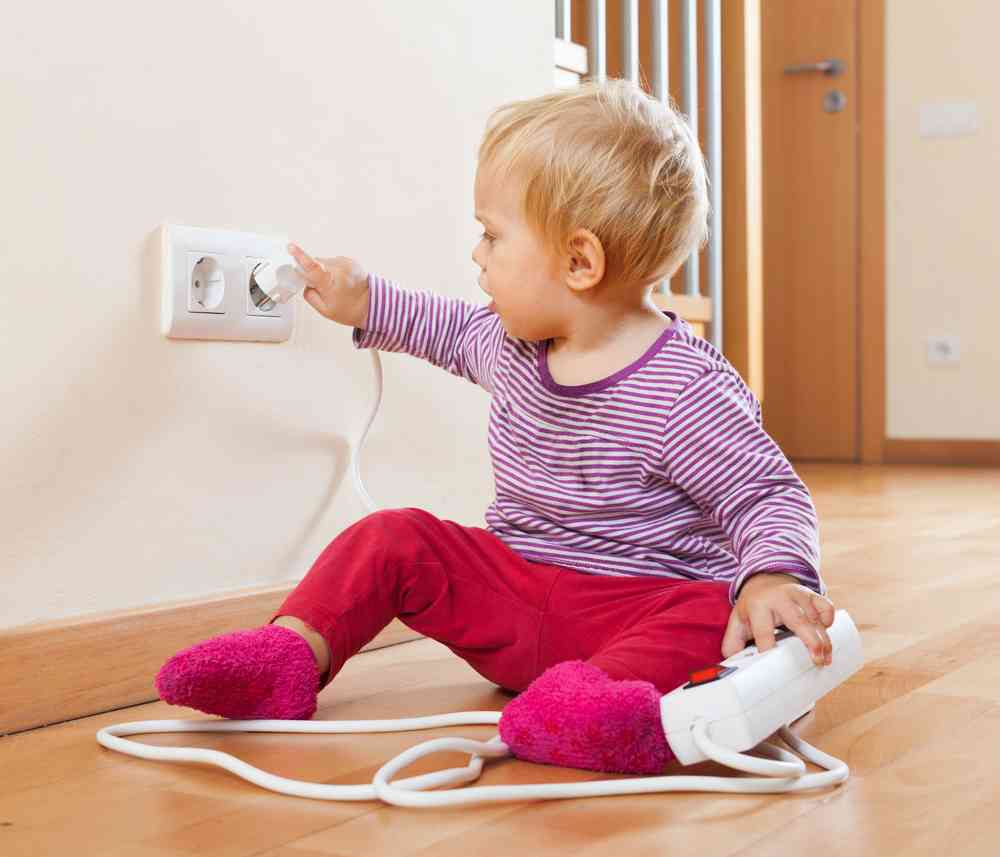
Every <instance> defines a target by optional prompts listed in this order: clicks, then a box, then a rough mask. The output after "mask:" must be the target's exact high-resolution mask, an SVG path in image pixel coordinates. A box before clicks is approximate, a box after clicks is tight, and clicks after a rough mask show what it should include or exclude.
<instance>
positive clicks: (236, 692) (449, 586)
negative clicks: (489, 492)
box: [157, 508, 558, 719]
mask: <svg viewBox="0 0 1000 857" xmlns="http://www.w3.org/2000/svg"><path fill="white" fill-rule="evenodd" d="M512 569H513V570H512ZM526 570H527V572H526ZM557 573H558V572H557V570H556V569H555V568H554V567H551V566H533V565H532V564H531V563H528V562H526V561H525V560H524V559H522V558H521V557H520V556H519V555H517V554H515V553H514V552H513V551H512V550H511V549H510V548H508V547H507V546H506V545H505V544H503V542H501V541H500V540H499V539H498V538H496V537H495V536H493V535H492V534H490V533H489V532H488V531H486V530H485V529H481V528H478V527H464V526H462V525H460V524H457V523H455V522H454V521H446V520H441V519H439V518H437V517H436V516H434V515H432V514H431V513H429V512H425V511H423V510H421V509H415V508H407V509H388V510H382V511H380V512H376V513H374V514H371V515H369V516H367V517H365V518H363V519H362V520H360V521H358V522H357V523H355V524H354V525H352V526H351V527H348V528H347V529H346V530H344V532H342V533H341V534H340V535H339V536H338V537H337V538H336V539H334V540H333V541H332V542H331V543H330V544H329V545H328V546H327V548H326V549H325V550H324V551H323V552H322V553H321V554H320V556H319V557H318V558H317V559H316V561H315V562H314V563H313V566H312V568H310V570H309V572H308V574H307V575H306V576H305V577H304V578H303V580H302V581H301V582H300V583H299V585H298V586H297V587H296V588H295V589H294V590H293V591H292V592H291V593H290V594H289V596H288V598H286V599H285V601H284V603H283V604H282V605H281V606H280V607H279V608H278V609H277V610H276V611H275V612H274V613H273V614H272V615H271V617H270V618H269V619H268V625H266V626H264V628H257V629H253V630H251V631H241V632H236V633H235V634H227V635H223V636H222V637H218V638H214V639H212V640H209V641H206V642H205V643H202V644H199V646H196V647H194V648H193V649H191V650H186V651H185V652H181V653H179V654H178V655H176V656H175V657H174V659H172V660H171V661H168V663H167V664H166V665H165V666H164V668H163V670H161V674H160V676H158V680H157V687H158V688H159V689H160V691H161V696H162V697H163V699H164V700H166V701H168V702H174V703H176V704H182V705H189V706H191V707H194V708H199V709H200V710H202V711H209V712H210V713H217V714H222V715H223V716H226V717H240V718H249V717H273V718H282V719H286V718H292V719H308V718H309V717H311V716H312V714H313V713H314V712H315V709H316V700H315V696H316V694H317V693H318V691H319V690H321V689H322V687H324V686H325V685H326V684H328V683H329V682H330V681H331V680H332V678H333V677H334V676H336V674H337V673H338V672H339V670H340V668H341V667H342V666H343V664H344V662H345V661H346V660H347V659H348V658H349V657H351V656H352V655H353V654H355V653H356V652H358V651H360V650H361V648H363V647H364V646H365V644H367V643H368V642H369V641H371V640H372V639H373V638H374V637H375V636H376V635H377V634H378V633H379V631H381V630H382V629H383V628H384V627H385V626H386V625H387V624H389V622H390V621H392V619H393V618H395V617H397V616H398V617H399V618H400V619H401V620H402V621H403V622H404V623H405V624H406V625H408V626H409V627H411V628H413V629H414V630H416V631H418V632H420V633H422V634H424V635H426V636H428V637H431V638H433V639H435V640H438V641H440V642H442V643H444V644H445V645H447V646H448V647H449V648H450V649H451V650H452V651H453V652H455V653H456V654H457V655H459V657H461V658H463V659H464V660H466V661H467V662H468V663H469V664H470V665H471V666H472V667H473V668H474V669H476V670H477V671H479V672H480V673H481V674H482V675H484V676H486V677H487V678H489V679H490V680H491V681H494V682H496V683H497V684H500V685H502V686H505V687H510V688H513V689H516V690H521V689H523V688H524V687H526V686H527V684H528V683H529V682H530V681H531V679H532V678H534V676H535V674H536V673H535V670H536V668H537V655H538V631H539V625H540V621H541V615H542V606H543V604H544V600H545V597H546V596H547V594H548V590H549V588H550V587H551V584H552V582H553V581H554V580H555V576H556V574H557ZM279 617H291V618H292V620H293V622H292V625H293V627H292V629H291V630H289V628H287V627H285V628H281V627H280V625H281V624H284V623H285V622H286V621H287V619H283V620H282V622H275V620H277V619H279ZM294 620H297V621H298V622H300V623H302V624H303V625H304V626H305V627H306V628H307V629H308V630H309V633H308V634H302V633H300V632H301V629H300V628H297V627H295V621H294ZM310 635H312V640H311V642H310ZM316 637H318V638H319V640H321V641H322V642H323V643H324V644H325V650H326V652H328V657H329V664H328V669H327V673H326V675H325V676H321V673H322V668H323V663H322V659H321V657H320V655H321V654H322V653H323V651H324V649H323V647H321V646H320V645H319V640H317V639H316ZM307 643H310V644H309V645H307ZM279 644H280V645H281V646H282V647H283V648H282V651H281V654H280V655H273V654H272V652H273V650H274V648H275V647H276V646H278V645H279ZM314 644H315V647H314ZM279 678H280V679H281V681H279ZM282 682H284V684H282ZM286 685H291V686H292V688H293V689H294V690H295V691H296V694H295V698H294V700H293V701H292V702H289V688H288V687H287V686H286Z"/></svg>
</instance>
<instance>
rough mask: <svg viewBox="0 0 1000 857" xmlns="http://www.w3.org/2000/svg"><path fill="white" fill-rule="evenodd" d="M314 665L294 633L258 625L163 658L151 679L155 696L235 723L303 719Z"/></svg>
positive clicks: (311, 710) (310, 710)
mask: <svg viewBox="0 0 1000 857" xmlns="http://www.w3.org/2000/svg"><path fill="white" fill-rule="evenodd" d="M319 682H320V675H319V666H318V665H317V664H316V658H315V657H314V656H313V653H312V648H310V646H309V644H308V643H307V642H306V641H305V640H304V639H303V638H302V637H301V636H300V635H299V634H297V633H295V631H293V630H291V629H290V628H284V627H282V626H281V625H264V626H263V627H262V628H253V629H251V630H249V631H235V632H233V633H231V634H223V635H221V636H219V637H212V638H211V639H209V640H205V641H204V642H202V643H198V644H197V645H195V646H192V647H191V648H189V649H184V650H183V651H181V652H178V653H177V654H176V655H174V656H173V657H172V658H170V660H168V661H167V662H166V663H165V664H164V665H163V666H162V667H161V668H160V671H159V673H158V674H157V676H156V689H157V690H158V691H159V693H160V698H161V699H162V700H163V701H164V702H169V703H170V704H171V705H186V706H187V707H189V708H197V709H198V710H199V711H204V712H206V713H208V714H218V715H221V716H222V717H229V718H232V719H235V720H309V719H310V718H311V717H312V716H313V714H315V713H316V694H317V692H318V691H319Z"/></svg>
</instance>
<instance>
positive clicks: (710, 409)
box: [352, 274, 827, 604]
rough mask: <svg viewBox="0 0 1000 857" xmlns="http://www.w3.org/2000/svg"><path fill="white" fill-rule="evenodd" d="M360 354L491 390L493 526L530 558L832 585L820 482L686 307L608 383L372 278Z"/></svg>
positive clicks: (733, 589) (652, 573)
mask: <svg viewBox="0 0 1000 857" xmlns="http://www.w3.org/2000/svg"><path fill="white" fill-rule="evenodd" d="M368 286H369V296H370V298H369V310H368V318H367V321H366V324H365V329H364V330H362V329H361V328H354V329H353V331H354V332H353V335H352V341H353V343H354V345H355V347H357V348H359V349H360V348H375V349H378V350H379V351H395V352H405V353H407V354H411V355H413V356H415V357H419V358H421V359H424V360H427V361H428V362H430V363H432V364H433V365H435V366H438V367H440V368H442V369H445V370H446V371H448V372H450V373H451V374H453V375H457V376H459V377H460V378H465V379H466V380H467V381H470V382H472V383H474V384H477V385H479V386H480V387H482V388H483V389H485V390H486V391H487V392H489V393H490V394H491V396H492V404H491V406H490V417H489V448H490V456H491V459H492V463H493V474H494V482H495V490H496V498H495V500H494V501H493V502H492V503H491V504H490V506H489V508H488V509H487V510H486V515H485V518H486V524H487V527H486V529H487V530H488V531H489V532H491V533H493V534H494V535H495V536H497V537H498V538H499V539H501V540H502V541H503V542H504V543H505V544H507V545H508V546H510V547H511V548H512V549H513V550H514V551H516V552H517V553H519V554H520V555H521V556H523V557H524V558H525V559H527V560H529V561H533V562H540V563H547V564H552V565H559V566H564V567H567V568H571V569H575V570H577V571H581V572H584V573H588V574H604V575H612V576H622V575H635V576H647V577H663V578H675V579H676V578H683V579H688V580H711V581H728V582H729V584H730V586H729V601H730V604H735V602H736V597H737V594H738V592H739V588H740V586H741V585H742V584H743V583H744V581H745V580H746V579H747V577H748V575H750V574H754V573H757V572H761V571H769V572H784V573H785V574H790V575H792V576H793V577H795V578H796V579H797V580H798V581H799V582H800V583H801V584H803V585H804V586H807V587H809V588H810V589H812V590H814V591H816V592H818V593H820V594H821V595H825V594H826V591H827V590H826V585H825V583H824V582H823V580H822V578H821V577H820V574H819V562H820V556H819V554H820V551H819V524H818V520H817V516H816V510H815V507H814V505H813V502H812V498H811V496H810V494H809V491H808V489H807V488H806V486H805V485H804V484H803V482H802V480H801V479H800V478H799V477H798V475H797V474H796V473H795V471H794V470H793V469H792V465H791V464H790V463H789V461H788V459H787V458H786V457H785V455H784V454H783V453H782V452H781V450H780V449H779V448H778V446H777V444H776V443H775V442H774V440H773V439H772V438H771V437H770V435H768V434H767V432H765V431H764V429H763V426H762V422H761V408H760V403H759V401H758V400H757V398H756V396H754V394H753V393H752V392H751V391H750V389H749V388H748V387H747V386H746V384H745V383H744V382H743V379H742V378H741V377H740V375H739V373H738V372H737V371H736V370H735V369H734V368H733V366H732V365H731V364H730V363H729V361H727V360H726V358H725V357H723V355H722V354H721V353H720V352H719V351H718V350H717V349H716V348H715V347H714V346H712V345H711V344H710V343H709V342H707V341H706V340H704V339H702V338H700V337H698V336H696V335H695V333H694V332H693V330H692V328H691V326H690V325H689V324H688V323H687V322H686V321H684V320H683V319H682V318H680V317H679V316H677V315H676V314H675V313H673V312H666V313H665V314H666V315H667V316H669V317H670V319H671V320H672V321H673V324H672V325H671V327H670V328H669V329H667V330H665V331H664V332H663V334H661V335H660V337H659V338H658V339H657V340H656V342H654V343H653V345H652V346H650V347H649V349H648V350H647V351H646V353H645V354H643V355H642V356H641V357H640V358H639V359H637V360H636V361H634V362H633V363H631V364H630V365H628V366H626V367H624V368H623V369H621V370H619V371H617V372H615V373H614V374H613V375H609V376H608V377H606V378H603V379H601V380H599V381H594V382H592V383H589V384H579V385H574V386H566V385H562V384H559V383H557V382H556V381H555V380H554V379H553V378H552V376H551V375H550V374H549V369H548V361H547V350H548V345H549V342H550V340H543V341H539V342H534V341H528V340H523V339H518V338H515V337H512V336H510V335H509V334H508V333H507V332H506V330H505V329H504V327H503V325H502V323H501V321H500V317H499V316H498V315H497V314H496V313H494V312H492V311H491V310H490V309H488V308H487V307H486V306H482V305H475V304H472V303H469V302H466V301H463V300H460V299H457V298H449V297H445V296H442V295H438V294H435V293H433V292H429V291H421V292H414V291H407V290H404V289H402V288H400V286H399V285H398V284H397V283H395V282H394V281H391V280H387V279H384V278H382V277H378V276H376V275H374V274H371V275H369V278H368Z"/></svg>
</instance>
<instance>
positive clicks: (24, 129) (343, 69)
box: [0, 0, 553, 628]
mask: <svg viewBox="0 0 1000 857" xmlns="http://www.w3.org/2000/svg"><path fill="white" fill-rule="evenodd" d="M54 14H55V15H56V19H55V20H54V19H53V15H54ZM4 27H5V31H6V32H5V37H6V38H5V39H4V45H5V46H4V50H3V51H0V104H3V105H4V117H3V123H4V133H3V134H2V135H0V162H2V163H3V166H4V171H3V176H4V178H3V189H2V204H0V217H2V221H0V227H2V228H0V281H2V283H3V290H2V291H3V295H4V302H3V308H2V310H0V349H2V350H0V354H2V358H3V371H2V372H0V395H2V403H3V405H2V414H3V419H0V467H2V475H3V479H2V481H0V575H2V585H3V588H2V593H3V596H4V597H3V598H0V628H5V627H13V626H16V625H22V624H26V623H29V622H33V621H38V620H53V619H59V618H63V617H68V616H74V615H78V614H85V613H90V612H94V611H105V610H111V609H117V608H130V607H138V606H142V605H151V604H159V603H162V602H164V601H167V600H174V599H187V598H198V597H200V596H203V595H207V594H209V593H224V592H229V591H234V590H239V589H243V588H246V587H252V586H264V585H277V584H283V583H294V582H296V581H297V580H299V579H301V577H302V576H303V575H304V574H305V573H306V571H307V570H308V568H309V566H310V565H311V564H312V561H313V560H314V559H315V557H316V556H317V555H318V554H319V553H320V552H321V551H322V549H323V548H324V547H325V546H326V545H327V544H328V543H329V542H330V541H331V540H332V539H333V538H334V537H335V536H336V535H337V534H338V533H339V532H341V531H342V530H343V529H344V528H346V527H347V526H349V525H350V524H351V523H353V522H354V521H356V520H358V519H359V518H361V517H363V516H364V515H366V514H368V512H367V510H366V509H365V507H364V506H363V505H362V504H361V502H360V500H359V499H358V498H357V496H356V494H355V492H354V487H353V484H352V480H351V475H350V471H349V469H348V466H349V457H348V456H349V449H348V447H347V442H348V441H349V440H350V439H352V438H354V437H356V436H357V433H358V432H359V431H360V428H361V427H362V426H363V424H364V420H365V419H366V417H367V415H368V413H369V409H370V406H371V404H372V401H373V394H374V386H373V383H374V376H373V371H372V362H371V357H370V354H369V353H368V352H364V351H357V350H355V349H354V347H353V345H352V344H351V341H350V338H351V329H350V328H348V327H344V326H341V325H337V324H334V323H333V322H329V321H327V320H325V319H323V318H321V317H320V316H319V315H317V314H316V313H315V312H314V311H313V310H312V309H311V308H310V307H309V306H308V305H306V304H305V303H301V299H298V298H297V299H296V300H297V301H299V302H300V303H299V307H298V318H297V322H296V329H295V331H294V333H293V335H292V338H291V340H290V341H288V342H285V343H250V342H199V341H194V340H191V341H180V340H171V339H166V338H165V337H163V336H162V335H161V334H160V332H159V323H160V320H159V311H160V281H159V271H158V270H156V269H155V267H154V266H153V265H152V264H151V262H150V256H151V250H152V247H151V242H152V236H153V234H154V232H155V230H156V229H157V227H158V226H159V224H160V223H162V222H164V221H167V222H173V223H180V224H187V225H193V226H206V227H218V228H222V229H236V230H241V231H249V232H262V233H268V234H287V235H289V236H290V237H291V238H292V239H293V240H295V241H296V242H298V243H300V244H301V245H302V246H303V247H304V248H305V249H306V250H307V251H309V252H311V253H313V254H314V255H319V256H335V255H347V256H355V257H356V258H358V259H359V260H361V262H362V263H363V264H365V265H366V266H368V268H369V269H370V270H374V271H377V272H379V273H380V274H382V275H384V276H388V277H393V278H396V279H398V280H399V281H400V282H401V283H402V284H403V285H404V287H406V288H410V289H414V290H416V289H424V288H428V289H433V290H434V291H437V292H440V293H442V294H447V295H451V296H461V297H465V298H466V299H469V300H472V301H474V302H481V300H482V299H483V295H482V293H481V292H480V291H479V289H478V286H477V285H476V271H477V269H476V267H475V265H474V263H473V262H472V261H471V258H470V257H471V253H472V248H473V245H474V243H475V241H476V240H477V235H478V230H477V226H476V224H475V222H474V220H473V197H472V185H473V176H474V171H475V151H476V146H477V143H478V140H479V137H480V135H481V133H482V129H483V123H484V121H485V119H486V117H487V115H488V114H489V112H490V110H491V109H492V108H493V107H495V106H497V105H498V104H499V103H501V102H502V101H506V100H509V99H513V98H520V97H526V96H531V95H536V94H538V93H540V92H543V91H546V90H547V89H549V88H550V87H551V85H552V37H553V14H552V4H551V2H538V0H505V2H504V3H479V2H469V0H434V2H432V3H426V4H425V3H412V2H407V0H380V2H377V3H366V2H362V3H327V4H316V3H309V2H290V3H282V4H274V3H265V2H261V0H243V2H240V3H235V2H228V3H204V2H194V0H178V2H174V3H171V4H168V5H162V4H161V5H159V6H156V5H151V4H146V3H126V2H110V0H99V2H91V3H85V4H60V5H59V7H58V12H57V14H56V13H54V12H53V7H51V5H48V4H41V5H38V6H33V5H31V4H28V5H26V6H21V7H20V8H19V9H18V12H17V14H16V15H8V16H6V19H5V23H4ZM382 360H383V366H384V369H385V392H384V398H383V402H382V408H381V412H380V413H379V415H378V417H377V420H376V422H375V424H374V426H373V427H372V430H371V432H370V434H369V437H368V441H367V443H366V445H365V450H364V457H363V459H362V462H363V464H364V469H363V476H364V479H365V484H366V487H367V488H368V491H369V493H370V494H371V495H372V497H373V499H374V500H375V502H376V503H377V504H379V505H380V506H382V507H400V506H420V507H422V508H426V509H428V510H429V511H432V512H434V513H435V514H437V515H439V516H441V517H443V518H449V519H451V520H455V521H458V522H460V523H463V524H465V525H469V526H484V522H483V512H484V510H485V508H486V506H487V505H488V503H489V502H490V500H491V498H492V496H493V493H492V487H493V486H492V475H491V472H490V468H489V457H488V454H487V447H486V425H487V415H488V405H489V397H488V394H487V393H486V392H485V391H483V390H480V389H479V388H477V387H475V386H473V385H472V384H470V383H468V382H466V381H463V380H462V379H460V378H457V377H454V376H452V375H449V374H447V373H445V372H444V371H443V370H440V369H437V368H435V367H433V366H431V365H430V364H428V363H424V362H422V361H419V360H417V359H415V358H412V357H409V356H406V355H400V354H384V355H382Z"/></svg>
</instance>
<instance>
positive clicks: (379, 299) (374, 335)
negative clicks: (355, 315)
mask: <svg viewBox="0 0 1000 857" xmlns="http://www.w3.org/2000/svg"><path fill="white" fill-rule="evenodd" d="M368 295H369V299H368V319H367V322H366V324H365V327H364V329H362V328H359V327H355V328H354V329H353V334H352V336H351V339H352V342H353V343H354V345H355V347H356V348H359V349H361V348H374V349H376V350H378V351H396V352H400V351H401V352H405V353H407V354H411V355H413V356H414V357H420V358H422V359H424V360H427V361H428V362H429V363H432V364H434V365H435V366H438V367H440V368H441V369H445V370H447V371H448V372H450V373H451V374H453V375H457V376H458V377H460V378H465V379H466V380H467V381H471V382H472V383H473V384H478V385H479V386H480V387H482V388H483V389H485V390H488V391H489V392H490V393H492V392H493V391H494V386H493V377H494V368H495V366H496V363H497V359H498V355H499V353H500V349H501V347H502V345H503V339H504V336H505V335H506V332H505V330H504V328H503V325H502V324H501V322H500V317H499V316H498V315H496V313H494V312H491V311H490V310H489V308H488V307H486V306H477V305H476V304H472V303H469V302H467V301H463V300H459V299H458V298H448V297H445V296H443V295H438V294H434V293H433V292H429V291H421V292H412V291H406V290H404V289H402V288H400V287H399V285H398V284H397V283H395V282H393V281H391V280H387V279H384V278H382V277H378V276H376V275H374V274H369V276H368Z"/></svg>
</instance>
